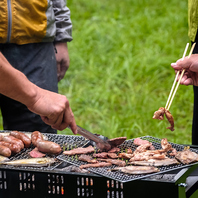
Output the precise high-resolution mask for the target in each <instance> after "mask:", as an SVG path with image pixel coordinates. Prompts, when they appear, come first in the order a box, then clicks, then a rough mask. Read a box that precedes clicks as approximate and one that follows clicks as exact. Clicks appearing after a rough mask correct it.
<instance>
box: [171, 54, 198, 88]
mask: <svg viewBox="0 0 198 198" xmlns="http://www.w3.org/2000/svg"><path fill="white" fill-rule="evenodd" d="M171 67H172V68H173V69H174V70H175V72H176V73H177V72H178V71H179V75H178V77H177V81H178V80H179V79H180V78H181V72H182V71H183V70H185V72H184V74H183V76H182V78H181V81H180V84H183V85H195V86H198V54H192V55H191V56H190V57H189V56H188V57H185V58H184V59H183V60H182V59H179V60H178V61H177V62H176V63H172V64H171Z"/></svg>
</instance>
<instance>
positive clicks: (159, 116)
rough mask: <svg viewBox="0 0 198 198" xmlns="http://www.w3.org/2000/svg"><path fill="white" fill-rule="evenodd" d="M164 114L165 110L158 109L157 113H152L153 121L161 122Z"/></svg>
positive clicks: (162, 108)
mask: <svg viewBox="0 0 198 198" xmlns="http://www.w3.org/2000/svg"><path fill="white" fill-rule="evenodd" d="M164 114H165V108H164V107H160V108H159V109H158V110H157V111H155V112H154V115H153V119H158V120H163V119H164Z"/></svg>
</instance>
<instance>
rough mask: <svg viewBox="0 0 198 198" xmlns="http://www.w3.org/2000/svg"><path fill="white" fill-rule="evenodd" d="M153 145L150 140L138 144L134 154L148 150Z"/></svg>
mask: <svg viewBox="0 0 198 198" xmlns="http://www.w3.org/2000/svg"><path fill="white" fill-rule="evenodd" d="M151 145H152V143H150V142H149V143H147V144H142V145H140V146H138V147H137V148H136V149H135V151H134V154H136V153H142V152H145V151H147V150H148V149H149V148H150V146H151Z"/></svg>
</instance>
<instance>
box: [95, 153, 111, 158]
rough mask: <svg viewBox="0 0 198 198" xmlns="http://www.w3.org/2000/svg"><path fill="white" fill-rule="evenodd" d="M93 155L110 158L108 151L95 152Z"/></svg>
mask: <svg viewBox="0 0 198 198" xmlns="http://www.w3.org/2000/svg"><path fill="white" fill-rule="evenodd" d="M93 157H100V158H108V153H107V152H102V153H94V154H93Z"/></svg>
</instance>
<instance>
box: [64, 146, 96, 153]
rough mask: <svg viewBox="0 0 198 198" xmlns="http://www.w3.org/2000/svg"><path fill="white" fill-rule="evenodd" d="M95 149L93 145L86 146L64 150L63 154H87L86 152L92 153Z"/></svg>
mask: <svg viewBox="0 0 198 198" xmlns="http://www.w3.org/2000/svg"><path fill="white" fill-rule="evenodd" d="M94 151H95V149H94V147H93V146H88V147H86V148H82V147H79V148H75V149H72V150H70V151H64V152H63V154H65V155H77V154H87V153H93V152H94Z"/></svg>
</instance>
